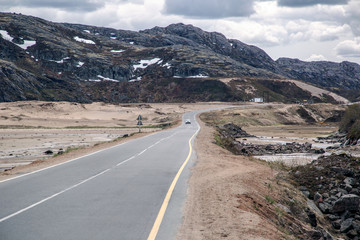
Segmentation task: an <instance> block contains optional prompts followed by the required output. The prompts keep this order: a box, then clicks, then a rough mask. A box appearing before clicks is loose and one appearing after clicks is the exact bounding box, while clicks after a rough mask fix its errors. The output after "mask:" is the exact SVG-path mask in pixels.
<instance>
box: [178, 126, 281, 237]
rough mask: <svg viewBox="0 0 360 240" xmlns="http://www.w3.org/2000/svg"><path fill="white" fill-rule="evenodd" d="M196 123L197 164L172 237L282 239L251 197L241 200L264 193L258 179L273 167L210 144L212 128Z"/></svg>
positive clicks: (263, 179)
mask: <svg viewBox="0 0 360 240" xmlns="http://www.w3.org/2000/svg"><path fill="white" fill-rule="evenodd" d="M200 123H201V131H200V133H199V134H198V136H197V138H196V140H195V149H196V153H197V163H196V165H195V166H194V167H193V169H192V176H191V178H190V180H189V190H188V197H187V203H186V207H185V210H184V211H185V212H184V219H183V225H182V226H181V228H180V230H179V233H178V236H177V239H178V240H183V239H192V240H197V239H207V240H208V239H214V240H215V239H244V240H245V239H246V240H248V239H274V240H275V239H277V240H278V239H283V237H284V236H283V235H282V233H281V232H279V230H278V229H277V228H276V226H275V225H274V224H273V223H272V222H271V221H270V220H269V219H267V218H266V217H264V216H261V215H258V214H256V213H254V212H253V211H252V210H251V209H252V208H253V203H252V201H242V200H241V199H243V198H244V196H258V195H259V194H258V193H259V192H266V191H267V189H266V186H265V184H264V183H265V182H266V181H267V179H269V178H273V176H274V172H273V171H272V170H271V169H270V168H269V167H267V166H264V165H263V164H259V163H258V162H256V161H250V160H249V159H248V158H247V157H243V156H234V155H232V154H231V153H229V152H228V151H226V150H224V149H222V148H220V147H219V146H217V145H215V144H214V143H212V139H213V130H212V128H210V127H208V126H205V124H204V123H202V122H201V121H200ZM265 205H266V203H265Z"/></svg>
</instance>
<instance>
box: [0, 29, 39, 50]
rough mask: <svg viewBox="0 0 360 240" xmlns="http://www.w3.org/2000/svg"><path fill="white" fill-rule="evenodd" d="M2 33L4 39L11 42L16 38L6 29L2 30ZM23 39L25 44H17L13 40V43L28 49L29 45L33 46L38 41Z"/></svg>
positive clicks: (0, 32) (0, 33)
mask: <svg viewBox="0 0 360 240" xmlns="http://www.w3.org/2000/svg"><path fill="white" fill-rule="evenodd" d="M0 35H1V37H2V38H3V39H5V40H7V41H9V42H12V41H13V39H14V38H13V37H11V36H10V34H9V33H8V32H7V31H6V30H0ZM23 41H24V43H23V44H17V43H14V42H12V43H14V44H16V45H18V46H19V47H21V48H22V49H24V50H26V49H27V48H28V47H31V46H33V45H35V44H36V41H34V40H23Z"/></svg>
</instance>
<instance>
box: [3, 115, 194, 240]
mask: <svg viewBox="0 0 360 240" xmlns="http://www.w3.org/2000/svg"><path fill="white" fill-rule="evenodd" d="M197 113H199V112H191V113H186V114H184V116H183V123H182V125H181V126H179V127H177V128H174V129H170V130H166V131H161V132H158V133H154V134H152V135H148V136H146V137H143V138H139V139H135V140H132V141H128V142H125V143H122V144H119V145H117V146H115V147H112V148H109V149H106V150H102V151H99V152H96V153H94V154H90V155H87V156H84V157H81V158H77V159H74V160H72V161H69V162H66V163H64V164H60V165H57V166H54V167H50V168H47V169H44V170H40V171H37V172H34V173H31V174H26V175H22V176H19V177H15V178H13V179H8V180H4V181H1V182H0V192H1V194H0V206H1V207H0V239H1V240H8V239H9V240H10V239H11V240H17V239H19V240H20V239H27V240H32V239H34V240H35V239H36V240H41V239H53V240H54V239H77V240H81V239H84V240H85V239H86V240H90V239H131V240H136V239H148V240H152V239H164V240H169V239H174V237H175V235H176V230H177V227H178V226H179V225H180V223H181V217H182V212H181V211H182V207H183V205H184V203H185V198H186V188H187V186H186V181H187V179H188V177H189V167H190V166H191V165H192V164H193V162H194V154H193V153H192V151H191V150H192V149H191V142H192V140H193V139H194V136H195V135H196V133H197V132H198V130H199V129H200V127H199V125H198V123H197V122H196V119H195V115H196V114H197ZM186 119H190V121H191V124H185V120H186ZM188 161H189V162H188Z"/></svg>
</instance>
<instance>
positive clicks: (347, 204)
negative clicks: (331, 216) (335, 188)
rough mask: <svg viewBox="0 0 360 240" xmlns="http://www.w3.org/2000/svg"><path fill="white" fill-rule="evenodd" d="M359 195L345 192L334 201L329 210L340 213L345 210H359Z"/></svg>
mask: <svg viewBox="0 0 360 240" xmlns="http://www.w3.org/2000/svg"><path fill="white" fill-rule="evenodd" d="M359 205H360V197H359V196H357V195H355V194H346V195H343V196H342V197H340V198H339V199H338V200H337V201H335V202H334V206H333V207H332V208H331V212H333V213H340V212H344V211H346V210H348V211H357V210H359Z"/></svg>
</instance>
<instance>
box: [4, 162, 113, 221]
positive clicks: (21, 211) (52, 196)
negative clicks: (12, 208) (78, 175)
mask: <svg viewBox="0 0 360 240" xmlns="http://www.w3.org/2000/svg"><path fill="white" fill-rule="evenodd" d="M107 171H110V168H109V169H106V170H104V171H102V172H100V173H98V174H96V175H94V176H91V177H89V178H87V179H85V180H83V181H81V182H79V183H77V184H75V185H72V186H71V187H68V188H66V189H64V190H62V191H60V192H58V193H55V194H53V195H51V196H50V197H47V198H44V199H43V200H40V201H38V202H37V203H34V204H32V205H30V206H28V207H26V208H23V209H21V210H19V211H17V212H15V213H13V214H10V215H8V216H6V217H4V218H1V219H0V223H1V222H4V221H6V220H8V219H10V218H12V217H15V216H16V215H19V214H20V213H23V212H25V211H27V210H29V209H31V208H33V207H36V206H37V205H40V204H42V203H44V202H46V201H48V200H50V199H52V198H54V197H56V196H59V195H60V194H63V193H65V192H67V191H69V190H71V189H73V188H76V187H78V186H80V185H82V184H84V183H86V182H88V181H90V180H92V179H94V178H96V177H98V176H100V175H102V174H104V173H106V172H107Z"/></svg>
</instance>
